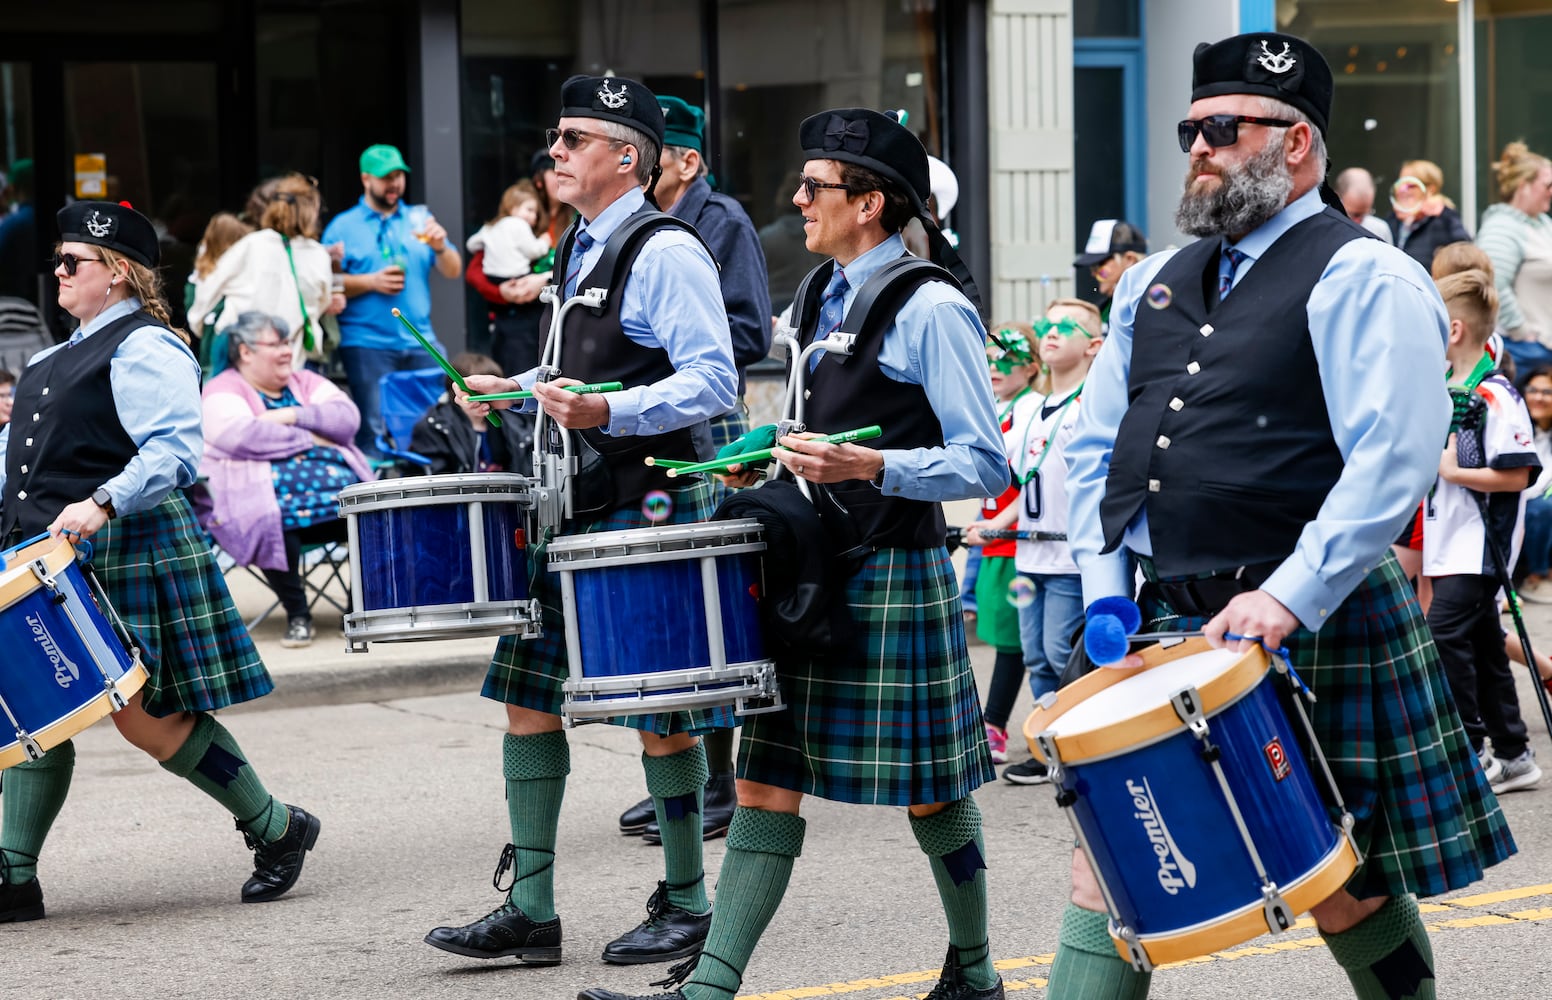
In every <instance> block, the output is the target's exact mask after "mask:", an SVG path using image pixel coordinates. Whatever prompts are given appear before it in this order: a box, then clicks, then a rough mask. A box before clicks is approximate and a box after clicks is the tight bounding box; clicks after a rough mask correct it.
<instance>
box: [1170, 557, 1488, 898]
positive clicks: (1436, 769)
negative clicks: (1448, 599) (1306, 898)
mask: <svg viewBox="0 0 1552 1000" xmlns="http://www.w3.org/2000/svg"><path fill="white" fill-rule="evenodd" d="M1156 617H1160V618H1164V619H1165V620H1164V621H1161V622H1155V623H1154V625H1155V627H1157V628H1159V629H1177V628H1178V629H1193V628H1200V627H1202V626H1203V625H1205V624H1206V622H1207V619H1205V618H1190V617H1178V616H1173V615H1172V612H1171V609H1170V608H1168V607H1167V606H1165V605H1163V604H1160V603H1152V604H1151V606H1149V607H1144V608H1143V620H1144V621H1152V620H1153V619H1154V618H1156ZM1284 644H1285V645H1286V646H1287V647H1288V650H1289V653H1290V655H1291V658H1292V663H1293V667H1294V669H1295V670H1297V671H1298V673H1299V675H1300V676H1301V677H1303V678H1304V681H1305V683H1306V684H1308V685H1309V687H1310V690H1312V691H1313V692H1314V693H1315V696H1316V701H1315V703H1314V704H1313V705H1310V706H1308V707H1307V711H1308V712H1309V715H1310V722H1311V724H1312V725H1313V727H1314V730H1315V733H1316V736H1317V737H1318V738H1319V740H1320V745H1321V749H1322V750H1323V751H1324V752H1325V755H1326V761H1327V763H1328V764H1330V766H1331V771H1332V773H1333V775H1334V776H1335V778H1336V783H1337V787H1338V788H1339V789H1341V792H1342V798H1343V799H1344V800H1345V802H1346V804H1347V808H1348V809H1349V810H1350V811H1351V812H1352V814H1353V818H1354V819H1355V820H1356V821H1357V822H1356V827H1355V829H1354V833H1355V835H1356V837H1357V841H1358V846H1359V848H1360V850H1362V851H1363V856H1364V861H1363V864H1362V865H1360V866H1359V867H1358V870H1357V871H1356V872H1354V873H1353V877H1352V878H1351V879H1350V880H1349V881H1348V883H1347V885H1346V887H1345V888H1346V889H1347V891H1348V892H1350V893H1352V894H1353V895H1354V896H1356V897H1358V898H1359V899H1363V898H1365V897H1370V896H1402V895H1406V894H1408V893H1411V894H1414V895H1417V896H1420V897H1421V896H1435V895H1438V894H1439V893H1442V892H1448V891H1449V890H1451V889H1458V888H1460V887H1462V886H1465V885H1470V884H1471V883H1472V882H1476V881H1478V880H1479V879H1481V878H1482V873H1483V870H1484V869H1486V868H1488V867H1490V866H1492V865H1495V864H1497V863H1498V862H1500V861H1503V860H1504V859H1505V858H1507V857H1509V855H1511V854H1513V853H1514V852H1515V850H1516V847H1515V844H1514V838H1513V836H1512V835H1511V834H1510V832H1509V825H1508V821H1507V820H1506V819H1505V818H1504V814H1503V811H1502V809H1501V808H1500V806H1499V804H1498V799H1497V797H1496V796H1494V795H1493V792H1492V790H1491V789H1490V788H1489V787H1488V784H1487V779H1486V778H1485V777H1484V776H1483V774H1482V768H1481V766H1480V765H1479V764H1478V763H1477V759H1476V754H1474V753H1473V752H1472V750H1471V744H1470V743H1469V742H1468V741H1467V739H1466V734H1465V731H1464V729H1463V728H1462V727H1461V723H1460V717H1459V715H1457V714H1456V712H1455V703H1454V701H1453V700H1452V699H1451V697H1450V692H1449V687H1448V685H1447V682H1446V681H1445V678H1444V668H1443V666H1442V665H1441V664H1440V662H1439V654H1438V651H1437V650H1436V649H1435V648H1434V644H1433V636H1432V634H1431V633H1430V632H1429V631H1428V625H1427V623H1426V622H1425V621H1424V619H1423V616H1422V612H1421V610H1420V609H1419V608H1418V606H1417V601H1416V600H1415V599H1414V596H1413V593H1412V587H1411V585H1410V584H1409V583H1407V580H1406V578H1405V577H1404V576H1402V575H1401V567H1400V565H1399V564H1398V563H1397V562H1396V557H1395V556H1394V555H1392V554H1391V553H1390V552H1389V551H1387V552H1386V553H1385V556H1384V558H1383V559H1382V560H1381V561H1380V564H1379V565H1378V566H1376V567H1375V568H1374V570H1373V571H1372V572H1371V573H1370V574H1369V576H1368V577H1367V578H1366V579H1365V580H1364V581H1363V583H1361V584H1359V586H1358V588H1357V589H1356V590H1354V591H1353V593H1352V595H1351V596H1349V597H1348V598H1347V600H1346V601H1344V602H1343V603H1342V605H1341V607H1339V608H1337V609H1336V611H1335V613H1334V614H1332V615H1330V616H1329V617H1328V619H1327V621H1326V623H1325V624H1324V625H1322V626H1321V628H1320V631H1318V632H1311V631H1309V630H1308V629H1303V628H1301V629H1299V630H1298V631H1297V632H1294V633H1293V634H1292V635H1289V636H1288V638H1287V639H1286V640H1285V641H1284ZM1311 770H1312V771H1314V772H1315V773H1317V774H1318V773H1319V771H1318V769H1316V768H1315V767H1314V764H1313V763H1311ZM1331 813H1332V819H1333V821H1335V819H1336V818H1337V815H1338V814H1337V812H1336V810H1335V809H1334V808H1333V809H1332V810H1331Z"/></svg>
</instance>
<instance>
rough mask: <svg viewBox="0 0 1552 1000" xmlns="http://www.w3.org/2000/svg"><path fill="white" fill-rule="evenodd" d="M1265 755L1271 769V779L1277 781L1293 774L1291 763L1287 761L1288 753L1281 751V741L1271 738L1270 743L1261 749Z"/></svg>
mask: <svg viewBox="0 0 1552 1000" xmlns="http://www.w3.org/2000/svg"><path fill="white" fill-rule="evenodd" d="M1261 752H1262V753H1263V754H1265V755H1266V762H1267V765H1268V766H1270V767H1271V769H1272V777H1273V778H1276V779H1277V780H1278V781H1281V780H1283V779H1284V778H1286V777H1288V775H1290V774H1292V773H1293V762H1292V761H1290V760H1289V759H1288V753H1287V751H1285V750H1284V749H1283V741H1282V740H1280V739H1278V738H1277V737H1275V736H1274V737H1272V742H1270V743H1268V744H1267V745H1266V746H1264V747H1262V748H1261Z"/></svg>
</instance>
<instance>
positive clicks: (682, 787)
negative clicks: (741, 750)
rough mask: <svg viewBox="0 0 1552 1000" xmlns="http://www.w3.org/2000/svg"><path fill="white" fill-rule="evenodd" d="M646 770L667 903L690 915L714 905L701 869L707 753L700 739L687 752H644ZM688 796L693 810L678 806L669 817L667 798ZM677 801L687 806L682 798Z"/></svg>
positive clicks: (643, 760) (684, 797) (643, 759)
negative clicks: (659, 837)
mask: <svg viewBox="0 0 1552 1000" xmlns="http://www.w3.org/2000/svg"><path fill="white" fill-rule="evenodd" d="M641 769H642V771H643V772H645V773H646V777H647V792H648V794H650V795H651V796H652V805H653V808H654V809H656V811H657V825H658V829H659V830H661V831H662V836H663V878H664V880H665V881H666V882H667V883H668V901H669V902H670V903H672V904H673V905H674V906H677V907H680V908H682V909H685V910H688V911H689V912H691V913H705V912H706V911H707V910H709V909H711V903H710V901H709V900H707V898H706V877H705V872H704V871H703V869H702V868H701V810H702V809H703V808H704V807H705V804H706V778H707V771H706V752H705V750H703V749H702V748H701V745H700V744H699V743H697V744H695V746H693V747H691V748H690V749H688V750H681V751H679V752H678V753H672V754H668V755H667V756H664V757H651V756H648V755H647V754H642V755H641ZM674 799H679V800H683V799H689V800H690V801H692V802H693V803H694V804H695V810H694V811H693V812H692V811H690V810H689V809H681V810H679V812H680V815H678V816H677V817H676V818H670V817H669V812H670V811H671V810H670V808H669V801H670V800H674ZM679 805H681V806H683V805H684V803H683V802H682V801H681V802H680V803H679Z"/></svg>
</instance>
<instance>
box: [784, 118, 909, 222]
mask: <svg viewBox="0 0 1552 1000" xmlns="http://www.w3.org/2000/svg"><path fill="white" fill-rule="evenodd" d="M798 143H799V144H800V145H801V146H802V147H803V154H804V155H805V156H807V157H809V158H810V159H814V160H840V161H841V162H842V163H855V164H856V165H857V166H859V167H867V168H868V169H869V170H872V171H873V172H874V173H877V174H881V175H882V176H884V177H886V178H888V179H889V180H891V181H894V182H895V184H897V185H898V186H899V187H900V190H901V191H902V192H903V193H904V194H905V195H906V196H907V197H908V198H910V199H911V204H912V205H914V206H915V207H916V209H917V211H919V212H925V211H926V205H927V196H928V195H929V194H931V192H932V182H931V180H930V179H929V173H928V169H927V150H926V149H925V148H924V147H923V146H922V144H921V140H920V139H917V138H916V136H914V135H912V134H911V132H910V130H909V129H907V128H906V127H905V126H904V125H901V124H900V123H899V122H897V121H896V120H895V119H893V118H891V117H890V116H889V115H885V114H880V113H879V112H877V111H871V110H869V109H868V108H836V109H835V110H833V111H821V112H819V114H817V115H810V116H809V117H808V118H805V119H803V124H801V125H799V126H798Z"/></svg>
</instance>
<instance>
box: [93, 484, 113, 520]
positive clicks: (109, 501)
mask: <svg viewBox="0 0 1552 1000" xmlns="http://www.w3.org/2000/svg"><path fill="white" fill-rule="evenodd" d="M92 503H94V504H96V505H97V506H99V507H101V508H102V509H103V510H104V511H106V512H107V514H108V520H110V521H111V520H113V519H114V518H115V517H117V516H118V513H117V512H116V511H115V510H114V509H113V494H111V493H109V492H108V489H107V487H105V486H99V487H97V492H95V493H93V494H92Z"/></svg>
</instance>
